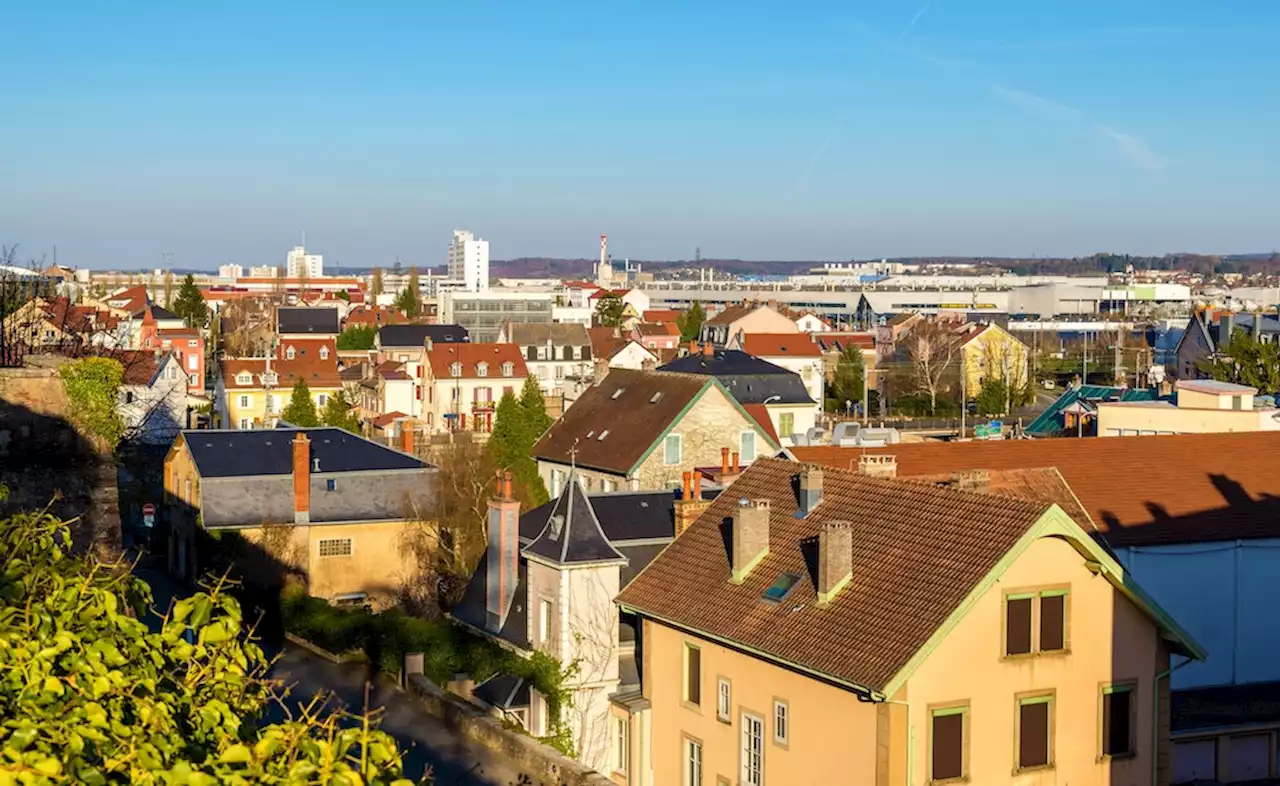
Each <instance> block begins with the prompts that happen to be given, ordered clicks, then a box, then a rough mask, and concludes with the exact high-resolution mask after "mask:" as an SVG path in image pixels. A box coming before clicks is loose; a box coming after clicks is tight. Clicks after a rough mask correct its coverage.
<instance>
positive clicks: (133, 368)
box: [112, 349, 169, 386]
mask: <svg viewBox="0 0 1280 786" xmlns="http://www.w3.org/2000/svg"><path fill="white" fill-rule="evenodd" d="M112 357H113V358H115V359H116V360H118V361H120V365H122V366H124V376H123V377H122V378H121V380H120V383H121V384H123V385H148V386H149V385H150V384H151V380H152V379H153V378H154V377H155V375H156V372H157V371H159V370H160V366H161V365H162V364H163V362H164V360H165V359H166V358H168V357H169V355H168V353H163V354H161V353H157V352H153V351H151V350H142V349H134V350H124V351H121V352H116V353H114V354H113V355H112Z"/></svg>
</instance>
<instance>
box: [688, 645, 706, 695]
mask: <svg viewBox="0 0 1280 786" xmlns="http://www.w3.org/2000/svg"><path fill="white" fill-rule="evenodd" d="M684 700H685V702H687V703H689V704H692V705H694V706H695V707H698V706H701V705H702V650H700V649H698V648H697V647H695V646H693V645H692V644H686V645H684Z"/></svg>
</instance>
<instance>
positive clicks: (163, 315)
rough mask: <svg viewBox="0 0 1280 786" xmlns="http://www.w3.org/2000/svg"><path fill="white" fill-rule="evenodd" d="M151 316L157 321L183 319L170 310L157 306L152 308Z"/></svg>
mask: <svg viewBox="0 0 1280 786" xmlns="http://www.w3.org/2000/svg"><path fill="white" fill-rule="evenodd" d="M151 316H152V317H153V318H155V319H182V317H180V316H178V315H177V314H175V313H173V312H172V311H170V310H169V309H167V308H164V307H163V306H156V305H153V306H151Z"/></svg>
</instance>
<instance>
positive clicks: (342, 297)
mask: <svg viewBox="0 0 1280 786" xmlns="http://www.w3.org/2000/svg"><path fill="white" fill-rule="evenodd" d="M334 297H336V298H337V299H339V300H345V301H347V302H348V303H350V302H351V295H348V294H347V290H345V289H339V290H338V291H337V293H336V294H335V295H334Z"/></svg>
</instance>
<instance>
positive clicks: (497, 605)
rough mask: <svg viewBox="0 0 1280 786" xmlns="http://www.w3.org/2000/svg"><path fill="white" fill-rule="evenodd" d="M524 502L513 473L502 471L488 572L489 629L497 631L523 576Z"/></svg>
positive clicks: (493, 502) (492, 504)
mask: <svg viewBox="0 0 1280 786" xmlns="http://www.w3.org/2000/svg"><path fill="white" fill-rule="evenodd" d="M519 519H520V502H519V501H517V500H516V499H515V498H514V497H513V496H512V494H511V473H510V472H499V473H498V476H497V482H496V485H495V488H494V494H493V496H492V497H490V498H489V553H488V556H487V558H486V560H487V562H486V568H487V570H486V572H485V596H484V608H485V628H486V629H487V630H488V631H489V632H490V633H497V632H498V631H500V630H502V626H503V625H505V624H506V622H507V615H508V614H509V613H510V612H511V604H512V601H513V600H514V599H515V594H516V580H517V578H518V575H519V572H518V571H519V555H520V531H519Z"/></svg>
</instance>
